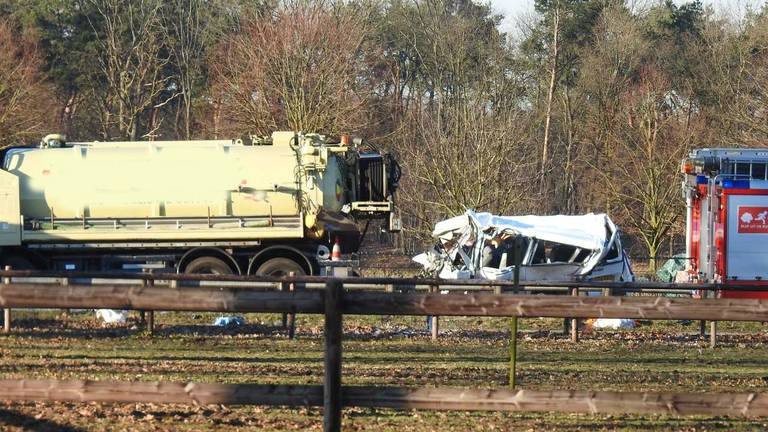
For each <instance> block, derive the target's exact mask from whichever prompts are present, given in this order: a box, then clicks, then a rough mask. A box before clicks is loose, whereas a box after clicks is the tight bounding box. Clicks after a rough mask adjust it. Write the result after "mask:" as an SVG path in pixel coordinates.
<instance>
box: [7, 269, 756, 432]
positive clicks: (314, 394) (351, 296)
mask: <svg viewBox="0 0 768 432" xmlns="http://www.w3.org/2000/svg"><path fill="white" fill-rule="evenodd" d="M3 276H6V277H11V276H16V277H18V276H24V274H21V275H19V274H16V275H13V273H12V272H0V277H3ZM26 276H29V275H26ZM142 277H143V276H142ZM143 278H144V279H143V280H152V281H153V283H143V284H141V285H136V284H134V285H127V284H118V283H106V284H99V285H83V284H77V283H71V282H72V280H77V279H74V278H73V279H72V280H68V282H67V283H66V284H46V283H11V281H9V280H8V279H5V280H4V282H5V284H3V285H0V307H4V308H6V309H7V308H115V309H136V310H146V311H156V310H173V311H217V312H278V313H311V314H324V315H325V374H324V383H323V386H281V385H277V386H270V385H258V384H253V385H250V384H248V385H225V384H197V383H187V384H178V383H142V382H93V381H57V380H23V379H22V380H6V381H0V399H2V400H37V401H51V400H66V401H100V402H158V403H162V402H178V403H202V404H205V403H228V404H266V405H322V406H323V407H324V428H325V430H328V431H335V430H340V428H341V408H342V406H366V407H392V408H424V409H457V410H508V411H564V412H589V413H619V412H620V413H662V414H681V415H687V414H708V415H732V416H766V415H768V394H764V393H737V394H726V393H723V394H687V393H640V392H601V391H568V390H558V391H533V390H524V389H510V390H504V389H497V390H481V389H453V388H415V389H414V388H391V387H342V386H341V377H342V355H341V354H342V337H343V334H342V321H343V316H344V315H348V314H359V315H433V316H438V315H454V316H456V315H462V316H498V317H513V320H514V319H515V318H517V317H559V318H591V317H607V318H634V319H663V320H666V319H669V320H679V319H695V320H708V321H713V322H716V321H720V320H729V321H768V300H756V299H716V298H712V299H694V298H666V297H578V296H554V295H553V296H531V295H525V294H505V293H502V294H493V293H474V292H472V293H467V294H440V293H438V292H435V291H436V290H435V289H433V290H432V292H427V293H415V292H406V293H402V292H369V291H356V290H344V288H343V285H342V284H346V283H349V284H355V283H357V284H363V285H365V284H372V283H374V282H373V281H370V280H362V279H349V280H345V281H344V282H342V281H341V280H339V279H318V278H314V277H309V278H306V277H297V278H283V279H268V278H264V279H260V282H265V283H277V284H284V283H296V284H298V283H307V282H310V283H318V282H322V283H324V284H325V288H324V289H323V290H314V289H305V290H295V291H290V290H282V291H275V290H270V289H264V288H246V287H239V286H236V287H232V286H225V285H223V284H222V285H218V286H216V285H213V286H203V285H197V286H183V287H182V286H179V285H178V284H175V285H174V286H161V285H159V284H157V283H154V282H155V281H154V279H153V278H146V277H143ZM162 278H163V279H173V278H169V277H168V275H163V276H162ZM203 279H209V280H211V281H213V280H214V278H203ZM223 279H226V278H223ZM235 279H236V280H237V278H235ZM179 280H186V278H181V279H179ZM251 281H253V280H252V279H251ZM378 282H381V281H378ZM397 282H398V281H397V280H386V281H384V283H397ZM418 282H419V283H422V282H423V281H418ZM441 282H445V281H431V280H430V281H427V285H428V286H432V287H439V286H440V285H439V284H440V283H441ZM455 282H456V281H451V282H450V283H451V284H453V283H455ZM474 282H475V283H474V285H475V286H483V285H484V284H485V285H484V286H506V285H505V284H503V283H502V284H499V283H498V282H479V281H474ZM462 284H464V282H462ZM562 284H566V285H567V284H568V283H562ZM460 285H461V284H460ZM467 285H468V284H467ZM583 285H590V284H583ZM617 285H618V286H617ZM660 285H661V284H656V285H655V286H660ZM553 286H554V285H553ZM598 287H599V288H625V289H634V288H637V286H632V285H630V284H605V283H598ZM675 287H677V288H679V285H676V286H675ZM688 288H702V287H699V286H691V287H688ZM703 288H705V289H717V288H718V287H715V286H705V287H703ZM719 288H723V287H719ZM513 289H519V287H513ZM751 289H752V290H754V287H751ZM497 291H498V290H497ZM511 338H512V340H511V343H512V344H514V343H516V342H515V341H516V332H513V333H512V334H511ZM513 352H514V351H513ZM510 360H511V370H510V374H511V379H510V382H511V383H513V382H514V354H513V355H512V358H511V359H510Z"/></svg>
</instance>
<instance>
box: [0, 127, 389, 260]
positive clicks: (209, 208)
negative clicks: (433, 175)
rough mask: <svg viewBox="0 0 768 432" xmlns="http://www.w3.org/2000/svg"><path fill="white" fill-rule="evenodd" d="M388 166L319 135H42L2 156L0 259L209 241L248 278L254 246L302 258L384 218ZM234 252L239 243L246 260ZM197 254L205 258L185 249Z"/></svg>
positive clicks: (383, 159) (183, 247) (189, 246)
mask: <svg viewBox="0 0 768 432" xmlns="http://www.w3.org/2000/svg"><path fill="white" fill-rule="evenodd" d="M244 141H245V142H244ZM357 144H360V145H362V142H361V141H357ZM397 171H398V170H397V165H396V163H395V162H394V160H393V159H392V158H391V157H389V156H387V155H381V154H379V153H375V152H364V151H362V150H361V149H360V147H359V146H358V145H353V146H350V145H349V140H348V139H346V137H345V138H344V140H343V141H342V142H331V141H330V140H328V139H327V138H326V137H325V136H322V135H318V134H300V133H294V132H275V133H273V134H272V135H271V136H270V137H264V138H257V137H249V138H247V139H245V140H243V139H237V140H211V141H149V142H80V143H65V142H64V141H63V138H61V137H60V136H55V135H53V136H48V137H46V138H45V139H44V140H43V142H42V143H41V145H40V147H39V148H12V149H9V150H7V151H6V152H5V157H4V159H3V171H2V172H0V199H3V200H4V203H3V205H0V246H4V249H3V252H2V256H3V257H5V259H4V260H3V262H5V263H7V262H12V264H13V263H15V264H17V266H18V265H19V264H20V263H21V264H24V265H25V266H30V265H32V264H33V258H35V259H36V261H37V262H38V263H39V262H40V261H46V259H47V261H48V263H47V265H39V264H38V265H35V267H48V268H50V267H54V268H56V267H57V265H54V264H53V262H52V261H51V260H53V261H62V259H63V261H67V257H68V256H69V255H71V254H67V253H64V254H62V253H51V252H50V251H61V250H69V251H71V250H75V249H77V250H80V251H93V250H97V249H98V250H100V251H101V252H100V253H101V254H102V255H104V254H105V251H110V250H115V251H117V250H120V251H121V253H124V252H126V251H129V250H133V252H135V250H136V249H140V250H147V249H151V250H153V251H156V250H163V249H164V250H165V252H168V251H169V250H174V251H176V252H175V254H176V255H178V254H179V253H183V254H188V253H190V252H192V251H194V250H198V252H200V251H201V250H202V249H201V248H208V249H210V250H214V251H215V253H213V256H218V257H219V258H221V256H222V255H223V256H225V259H223V260H222V261H224V263H225V264H226V265H227V266H228V267H230V268H231V270H232V272H240V273H245V272H246V271H247V272H251V273H253V272H256V271H257V270H258V267H254V266H258V265H261V264H263V261H264V259H256V260H255V261H254V257H256V256H257V255H258V253H259V251H260V250H262V249H267V248H270V247H271V248H272V249H271V250H273V251H275V252H276V251H277V250H278V249H280V247H279V246H281V244H282V245H288V244H289V243H290V245H289V246H286V247H284V248H282V249H280V250H281V251H282V252H281V253H279V254H277V255H275V254H267V255H275V257H278V258H279V257H282V258H284V259H289V258H291V256H292V255H296V254H299V253H300V254H301V255H304V256H305V258H306V256H308V255H310V254H315V253H316V252H317V250H318V248H319V249H320V250H321V251H322V250H324V248H327V247H330V245H331V242H332V241H334V237H338V238H342V239H345V240H347V241H346V242H345V243H350V240H351V239H354V238H355V237H356V236H357V237H359V230H358V222H359V220H361V219H365V218H384V217H387V216H391V215H392V211H393V193H394V190H395V188H396V186H397V177H398V176H399V174H398V172H397ZM297 245H299V246H300V247H297ZM234 248H245V250H244V252H243V254H245V255H246V256H247V258H248V260H247V262H246V261H243V258H244V257H243V256H236V255H238V254H237V253H235V252H234ZM355 248H356V245H352V246H348V247H347V248H346V249H347V250H348V251H350V250H352V249H355ZM32 250H34V253H33V252H32ZM286 251H289V252H286ZM262 252H263V251H262ZM35 255H44V257H43V258H42V259H41V258H40V257H35ZM107 255H109V253H107ZM150 255H152V253H149V254H148V256H150ZM171 255H174V254H171ZM197 255H200V256H201V257H202V256H205V254H202V255H201V254H200V253H192V254H191V255H190V256H197ZM240 255H242V254H240ZM262 255H263V254H262ZM8 257H13V259H11V260H9V259H8ZM60 258H61V259H60ZM262 258H265V256H262ZM292 258H293V261H297V262H298V263H299V264H300V265H301V266H303V270H304V273H310V272H312V271H313V270H312V267H313V266H314V263H313V262H312V261H311V260H306V262H305V260H301V259H297V258H296V257H295V256H293V257H292ZM69 260H70V261H71V259H69ZM175 261H178V262H175ZM175 261H174V262H173V263H171V264H172V266H173V267H174V268H175V269H176V270H178V271H187V270H189V269H187V268H185V267H184V262H183V261H184V259H182V257H177V259H176V260H175ZM188 261H189V260H187V264H188ZM208 261H211V260H210V259H209V260H208ZM254 263H255V264H254ZM59 264H61V263H59ZM166 264H168V263H166ZM64 265H65V267H72V266H74V267H76V268H84V267H93V266H87V265H83V264H81V265H78V264H77V263H75V264H72V263H69V264H67V263H64ZM58 267H61V265H58ZM198 267H199V266H198ZM209 267H211V266H209ZM214 267H217V268H218V272H224V266H221V265H218V266H214ZM244 267H245V268H244ZM288 267H291V266H288ZM293 267H294V268H289V270H292V271H295V270H298V268H295V267H296V266H293ZM192 270H198V272H199V270H200V269H192ZM203 270H206V269H203ZM207 270H210V271H213V270H215V269H210V268H209V269H207ZM274 273H275V272H271V274H274Z"/></svg>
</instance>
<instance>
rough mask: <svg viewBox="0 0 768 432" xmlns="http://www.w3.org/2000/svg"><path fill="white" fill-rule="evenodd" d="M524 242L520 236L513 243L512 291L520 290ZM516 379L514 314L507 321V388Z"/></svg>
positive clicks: (515, 322) (512, 385)
mask: <svg viewBox="0 0 768 432" xmlns="http://www.w3.org/2000/svg"><path fill="white" fill-rule="evenodd" d="M524 245H525V244H524V242H523V240H522V238H521V237H520V236H518V237H515V242H514V244H513V247H514V250H513V253H512V259H513V261H514V263H515V272H514V274H513V281H514V284H515V286H514V288H513V291H512V292H513V293H514V294H517V293H518V292H519V291H520V266H521V265H522V263H523V247H524ZM516 380H517V317H516V316H514V317H512V319H511V320H510V322H509V388H511V389H513V388H515V383H516Z"/></svg>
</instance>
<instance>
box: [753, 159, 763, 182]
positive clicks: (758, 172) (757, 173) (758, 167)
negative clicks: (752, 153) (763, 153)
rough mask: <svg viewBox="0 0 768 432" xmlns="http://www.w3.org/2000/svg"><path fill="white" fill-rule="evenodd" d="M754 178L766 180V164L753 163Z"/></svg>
mask: <svg viewBox="0 0 768 432" xmlns="http://www.w3.org/2000/svg"><path fill="white" fill-rule="evenodd" d="M752 178H753V179H755V180H765V179H766V177H765V164H764V163H753V164H752Z"/></svg>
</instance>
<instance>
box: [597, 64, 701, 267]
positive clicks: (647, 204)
mask: <svg viewBox="0 0 768 432" xmlns="http://www.w3.org/2000/svg"><path fill="white" fill-rule="evenodd" d="M676 97H678V96H677V94H676V93H675V91H674V90H672V88H671V86H670V83H669V81H668V80H667V79H666V78H664V77H663V76H662V74H660V73H659V72H656V71H654V70H651V69H646V70H645V71H644V72H643V75H642V77H641V80H640V82H639V83H638V85H636V86H635V87H634V88H630V89H629V90H628V91H627V92H626V93H625V95H624V98H623V104H624V110H623V112H622V117H623V118H624V122H623V124H619V125H617V127H616V128H615V129H613V130H612V131H611V132H610V136H609V137H608V139H609V140H611V143H612V145H613V146H615V149H616V151H615V152H613V153H612V154H611V157H610V158H609V159H607V160H605V161H604V163H603V165H602V166H600V167H595V168H596V169H595V172H596V173H598V174H599V176H600V177H601V178H602V182H601V186H602V187H603V188H605V193H606V194H607V195H608V196H610V197H611V199H612V203H613V205H614V208H613V213H615V215H617V216H619V217H618V218H617V219H618V220H621V221H622V226H623V227H624V228H625V229H626V230H627V231H628V232H629V233H630V234H634V235H636V236H637V237H639V238H640V239H641V240H642V241H643V243H644V245H645V246H646V248H647V251H648V255H649V256H650V257H651V262H650V263H651V269H652V270H655V267H656V261H655V257H656V256H657V255H658V253H659V250H660V248H661V246H662V244H663V242H664V240H665V239H666V237H667V235H668V233H669V231H670V230H671V229H672V228H673V226H674V225H675V223H676V222H677V220H678V218H679V217H680V216H681V214H682V211H681V208H682V202H681V199H680V185H679V182H678V181H677V175H678V170H677V167H678V166H679V163H680V160H681V159H682V158H683V157H684V155H685V154H686V153H687V152H688V150H690V148H691V147H692V145H693V144H694V143H696V142H697V137H700V136H701V135H702V130H701V128H699V127H692V126H693V125H691V124H690V123H687V122H686V116H685V112H684V111H682V112H680V111H677V110H676V109H674V107H673V104H671V103H670V101H671V100H672V99H674V98H676Z"/></svg>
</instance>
